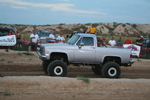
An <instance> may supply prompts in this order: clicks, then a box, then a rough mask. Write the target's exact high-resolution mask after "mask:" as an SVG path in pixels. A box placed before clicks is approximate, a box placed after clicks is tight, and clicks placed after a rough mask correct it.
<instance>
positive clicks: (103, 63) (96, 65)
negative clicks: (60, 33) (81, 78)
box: [37, 34, 134, 78]
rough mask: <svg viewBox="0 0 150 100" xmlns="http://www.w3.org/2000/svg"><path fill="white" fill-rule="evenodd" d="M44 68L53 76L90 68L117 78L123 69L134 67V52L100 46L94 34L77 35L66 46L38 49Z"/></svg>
mask: <svg viewBox="0 0 150 100" xmlns="http://www.w3.org/2000/svg"><path fill="white" fill-rule="evenodd" d="M37 53H38V55H39V58H40V59H41V60H42V61H43V63H42V68H43V70H44V72H45V73H47V74H48V75H50V76H66V75H67V66H69V65H70V64H74V65H78V64H82V65H89V66H91V67H92V70H93V72H94V73H95V74H99V75H102V76H103V77H104V78H118V77H119V76H120V74H121V69H120V66H131V64H133V62H134V60H132V58H131V57H132V56H131V50H130V49H125V48H111V47H107V46H98V44H97V37H96V35H94V34H75V35H73V36H72V37H71V38H70V39H69V40H68V42H67V43H64V44H63V43H53V44H41V46H40V48H37Z"/></svg>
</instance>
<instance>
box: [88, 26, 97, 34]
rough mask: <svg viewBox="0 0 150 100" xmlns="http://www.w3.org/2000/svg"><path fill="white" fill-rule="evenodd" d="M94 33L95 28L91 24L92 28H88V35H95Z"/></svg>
mask: <svg viewBox="0 0 150 100" xmlns="http://www.w3.org/2000/svg"><path fill="white" fill-rule="evenodd" d="M95 32H96V28H95V27H94V25H93V24H92V27H90V29H89V33H90V34H95Z"/></svg>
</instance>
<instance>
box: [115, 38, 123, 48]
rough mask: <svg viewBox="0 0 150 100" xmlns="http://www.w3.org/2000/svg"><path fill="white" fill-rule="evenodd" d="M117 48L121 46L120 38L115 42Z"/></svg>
mask: <svg viewBox="0 0 150 100" xmlns="http://www.w3.org/2000/svg"><path fill="white" fill-rule="evenodd" d="M116 43H117V47H122V46H123V41H122V40H121V37H120V38H119V39H118V40H117V42H116Z"/></svg>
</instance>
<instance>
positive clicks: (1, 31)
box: [0, 26, 25, 50]
mask: <svg viewBox="0 0 150 100" xmlns="http://www.w3.org/2000/svg"><path fill="white" fill-rule="evenodd" d="M9 30H11V31H12V32H13V33H14V35H15V34H16V31H15V29H14V28H12V27H6V26H0V36H7V33H8V32H9ZM18 46H19V48H20V49H22V50H24V49H25V45H24V43H23V42H22V41H17V43H16V45H15V46H13V47H11V49H15V48H16V47H18ZM0 49H8V46H0Z"/></svg>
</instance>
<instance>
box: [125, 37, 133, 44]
mask: <svg viewBox="0 0 150 100" xmlns="http://www.w3.org/2000/svg"><path fill="white" fill-rule="evenodd" d="M124 44H132V42H131V40H130V39H129V37H127V40H126V41H125V43H124Z"/></svg>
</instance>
